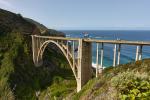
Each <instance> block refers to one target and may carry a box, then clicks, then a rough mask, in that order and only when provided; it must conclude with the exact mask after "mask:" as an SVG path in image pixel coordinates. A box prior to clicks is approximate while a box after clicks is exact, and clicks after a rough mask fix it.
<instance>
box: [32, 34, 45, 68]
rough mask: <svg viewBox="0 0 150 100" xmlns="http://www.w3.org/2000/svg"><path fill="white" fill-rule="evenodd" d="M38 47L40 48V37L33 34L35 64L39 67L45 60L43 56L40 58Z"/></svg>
mask: <svg viewBox="0 0 150 100" xmlns="http://www.w3.org/2000/svg"><path fill="white" fill-rule="evenodd" d="M38 49H39V41H38V39H37V38H36V37H35V36H34V35H32V51H33V62H34V64H35V66H37V67H39V66H41V65H42V64H43V60H42V58H41V57H39V59H38V57H37V56H38Z"/></svg>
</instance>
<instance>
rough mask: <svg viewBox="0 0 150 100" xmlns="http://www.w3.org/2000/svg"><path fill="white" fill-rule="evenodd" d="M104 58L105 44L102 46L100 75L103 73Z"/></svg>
mask: <svg viewBox="0 0 150 100" xmlns="http://www.w3.org/2000/svg"><path fill="white" fill-rule="evenodd" d="M103 58H104V43H102V46H101V66H100V67H101V68H100V71H99V72H100V73H101V72H102V70H103Z"/></svg>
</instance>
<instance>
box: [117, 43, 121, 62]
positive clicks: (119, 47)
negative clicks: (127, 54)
mask: <svg viewBox="0 0 150 100" xmlns="http://www.w3.org/2000/svg"><path fill="white" fill-rule="evenodd" d="M120 51H121V44H119V46H118V61H117V65H119V64H120Z"/></svg>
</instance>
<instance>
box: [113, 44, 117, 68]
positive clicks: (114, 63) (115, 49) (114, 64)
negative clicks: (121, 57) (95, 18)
mask: <svg viewBox="0 0 150 100" xmlns="http://www.w3.org/2000/svg"><path fill="white" fill-rule="evenodd" d="M116 51H117V44H115V47H114V59H113V66H114V67H115V66H116Z"/></svg>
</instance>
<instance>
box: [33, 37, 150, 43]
mask: <svg viewBox="0 0 150 100" xmlns="http://www.w3.org/2000/svg"><path fill="white" fill-rule="evenodd" d="M34 36H35V37H39V38H46V39H53V40H70V41H78V40H80V39H83V41H85V42H95V43H108V44H128V45H150V41H127V40H97V39H90V38H69V37H52V36H37V35H34Z"/></svg>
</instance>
